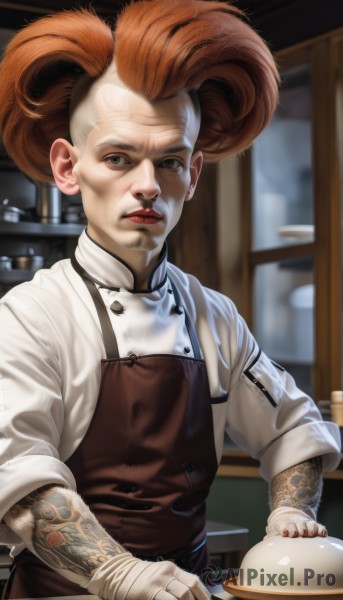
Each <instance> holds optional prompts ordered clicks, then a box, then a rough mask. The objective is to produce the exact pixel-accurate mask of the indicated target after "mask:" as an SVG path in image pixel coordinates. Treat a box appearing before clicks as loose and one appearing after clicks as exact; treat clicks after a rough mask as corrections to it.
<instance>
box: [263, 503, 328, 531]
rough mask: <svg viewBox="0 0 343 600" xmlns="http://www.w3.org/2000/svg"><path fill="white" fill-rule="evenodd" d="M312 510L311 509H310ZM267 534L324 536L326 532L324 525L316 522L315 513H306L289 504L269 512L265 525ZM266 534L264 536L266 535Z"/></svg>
mask: <svg viewBox="0 0 343 600" xmlns="http://www.w3.org/2000/svg"><path fill="white" fill-rule="evenodd" d="M311 512H312V511H311ZM266 533H267V536H271V535H282V536H283V537H293V538H294V537H299V536H300V537H315V536H316V535H318V536H321V537H325V536H327V534H328V532H327V530H326V528H325V527H324V525H320V524H319V523H317V522H316V517H315V514H314V513H313V512H312V515H311V516H309V515H308V514H307V513H305V512H303V511H302V510H299V509H297V508H292V507H291V506H280V507H279V508H276V509H275V510H273V512H272V513H270V515H269V517H268V521H267V527H266ZM267 536H266V537H267Z"/></svg>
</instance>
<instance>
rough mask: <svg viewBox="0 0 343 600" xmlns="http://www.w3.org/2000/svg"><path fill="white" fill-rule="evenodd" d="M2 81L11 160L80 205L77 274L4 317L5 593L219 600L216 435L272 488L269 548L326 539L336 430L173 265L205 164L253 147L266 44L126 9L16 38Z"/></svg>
mask: <svg viewBox="0 0 343 600" xmlns="http://www.w3.org/2000/svg"><path fill="white" fill-rule="evenodd" d="M0 83H1V85H0V90H1V92H0V94H1V102H0V128H1V135H2V139H3V141H4V143H5V145H6V148H7V150H8V152H9V153H10V155H11V156H12V157H13V159H14V160H15V162H16V163H17V165H18V166H19V168H20V169H22V170H23V171H24V172H25V173H26V174H27V175H29V176H30V177H31V178H33V179H38V180H41V181H51V180H54V181H55V182H56V184H57V186H58V187H59V189H60V190H61V191H62V192H63V193H64V194H65V195H74V194H76V193H79V192H80V193H81V196H82V201H83V207H84V212H85V214H86V217H87V227H86V229H85V231H84V232H83V233H82V235H81V237H80V239H79V242H78V246H77V249H76V252H75V256H73V258H72V259H71V260H69V259H65V260H62V261H60V262H58V263H57V264H55V265H54V266H53V267H52V268H51V269H48V270H42V271H39V272H37V274H36V275H35V277H34V279H33V280H32V281H31V282H28V283H24V284H22V285H19V286H17V287H15V288H13V289H12V290H11V291H10V292H9V293H8V294H7V295H6V296H5V297H4V298H3V299H2V302H1V313H0V327H1V361H0V385H1V388H0V389H1V421H0V423H1V425H0V426H1V432H0V433H1V464H0V476H1V491H2V495H1V507H0V508H1V512H0V517H1V519H2V521H1V525H0V541H1V543H3V544H6V545H8V546H11V547H12V555H13V556H14V557H15V559H14V567H13V570H12V573H11V576H10V578H9V580H8V582H7V586H6V589H5V592H4V594H5V597H8V598H23V597H30V596H31V597H46V596H63V595H80V594H84V593H85V591H86V590H87V591H88V592H90V593H92V594H96V595H98V596H99V597H100V598H104V599H115V598H120V599H123V600H124V599H126V600H138V599H139V600H173V599H176V598H178V599H181V598H182V599H187V600H192V599H197V600H205V599H206V598H209V594H208V592H207V590H206V589H205V587H204V586H203V584H202V583H201V580H200V578H199V577H198V575H201V572H202V570H203V569H204V568H205V567H206V565H208V555H207V549H206V531H205V521H206V510H205V501H206V497H207V495H208V491H209V488H210V486H211V483H212V481H213V479H214V477H215V474H216V470H217V467H218V464H219V461H220V458H221V454H222V449H223V438H224V432H225V430H226V431H227V432H228V433H229V435H230V436H231V437H232V439H233V440H235V441H236V442H237V444H238V445H239V446H241V447H242V448H245V449H246V450H247V451H248V452H249V453H250V454H251V455H252V456H254V457H256V458H258V459H259V460H260V463H261V473H262V475H263V477H265V479H267V480H268V481H269V482H270V488H271V508H272V511H271V514H270V517H269V519H268V524H267V535H271V534H274V535H275V534H276V535H289V536H292V537H296V536H298V535H301V536H306V535H307V536H315V535H326V530H325V527H324V526H323V525H320V524H318V523H317V521H316V509H317V507H318V503H319V500H320V494H321V473H322V469H323V468H325V469H326V470H329V469H333V468H335V467H336V465H337V463H338V461H339V458H340V454H339V435H338V431H337V428H336V427H335V425H333V424H330V423H324V422H323V421H322V420H321V417H320V414H319V412H318V410H317V408H316V406H315V404H314V403H313V401H312V400H311V399H310V398H309V397H308V396H306V395H305V394H304V393H303V392H301V391H300V390H299V389H298V388H297V386H296V384H295V382H294V381H293V379H292V378H291V376H290V375H289V374H288V373H287V372H286V371H285V370H284V369H283V368H282V367H281V366H279V365H277V364H275V363H273V362H272V361H271V360H269V358H268V357H267V356H266V355H265V354H264V353H263V351H261V349H259V347H258V345H257V343H256V341H255V340H254V338H253V336H252V334H251V333H250V331H249V330H248V328H247V326H246V324H245V322H244V321H243V319H242V318H241V316H240V315H239V314H238V313H237V310H236V308H235V306H234V305H233V303H232V302H231V301H230V300H229V299H228V298H226V297H225V296H223V295H221V294H220V293H218V292H216V291H213V290H209V289H207V288H205V287H203V286H202V285H201V283H200V282H199V281H198V280H197V279H196V278H195V277H193V276H191V275H189V274H186V273H184V272H182V271H181V270H180V269H179V268H177V267H176V266H174V265H172V264H170V263H169V262H168V256H167V245H166V239H167V236H168V234H169V232H170V231H171V230H172V229H173V228H174V226H175V225H176V223H177V222H178V220H179V218H180V216H181V213H182V209H183V206H184V203H185V202H188V201H190V200H191V199H192V197H193V195H194V191H195V189H196V185H197V182H198V178H199V176H200V173H201V169H202V165H203V160H204V158H205V159H207V160H209V159H212V160H219V159H220V158H222V157H224V156H227V155H229V154H233V153H237V152H239V151H241V150H242V149H244V148H245V147H247V146H248V145H249V144H251V142H252V141H253V139H254V138H255V137H256V136H257V135H258V134H259V133H260V131H262V129H263V128H264V127H265V126H266V125H267V124H268V122H269V120H270V118H271V116H272V114H273V110H274V108H275V105H276V102H277V90H278V74H277V70H276V68H275V64H274V61H273V59H272V57H271V55H270V53H269V51H268V50H267V48H266V46H265V45H264V43H263V41H262V40H261V39H260V38H259V37H258V36H257V35H256V33H254V31H253V30H252V29H251V28H250V27H249V26H248V25H247V24H246V23H245V22H244V19H243V17H242V15H241V14H240V12H239V11H238V10H237V9H236V8H234V7H233V6H230V5H228V4H226V3H220V2H212V1H206V0H205V1H201V0H176V1H174V0H173V2H170V1H169V0H162V1H161V0H142V1H140V2H134V3H132V4H130V5H128V6H127V7H126V8H125V9H124V10H123V12H122V14H121V16H120V18H119V20H118V21H117V23H116V26H115V29H114V33H113V32H112V31H111V29H110V27H109V26H108V25H107V24H105V23H104V22H103V21H102V20H101V19H99V18H98V17H97V16H96V15H95V14H94V13H92V12H87V11H83V10H78V11H66V12H63V13H60V14H54V15H51V16H49V17H47V18H43V19H41V20H39V21H37V22H36V23H33V24H31V25H29V26H27V27H26V28H25V29H24V30H22V31H21V32H19V33H18V34H17V35H16V36H15V37H14V39H13V40H12V42H11V43H10V44H9V46H8V49H7V52H6V54H5V57H4V60H3V63H2V65H1V69H0ZM209 201H212V199H209ZM299 481H300V482H301V483H299ZM228 518H229V515H228Z"/></svg>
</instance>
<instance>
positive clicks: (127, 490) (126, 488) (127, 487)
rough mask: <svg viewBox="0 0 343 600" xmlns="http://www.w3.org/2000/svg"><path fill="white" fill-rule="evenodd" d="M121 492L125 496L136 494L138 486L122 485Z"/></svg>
mask: <svg viewBox="0 0 343 600" xmlns="http://www.w3.org/2000/svg"><path fill="white" fill-rule="evenodd" d="M119 489H120V491H121V492H123V494H130V493H132V492H136V491H137V486H136V485H129V484H128V485H122V486H120V488H119Z"/></svg>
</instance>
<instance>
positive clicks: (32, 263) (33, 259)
mask: <svg viewBox="0 0 343 600" xmlns="http://www.w3.org/2000/svg"><path fill="white" fill-rule="evenodd" d="M12 264H13V268H14V269H20V270H21V271H38V269H41V268H42V267H43V266H44V256H38V255H37V256H36V255H35V254H34V255H30V254H24V255H23V256H13V259H12Z"/></svg>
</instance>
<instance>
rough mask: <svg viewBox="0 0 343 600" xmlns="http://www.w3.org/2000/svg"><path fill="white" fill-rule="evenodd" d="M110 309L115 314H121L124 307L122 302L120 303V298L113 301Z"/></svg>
mask: <svg viewBox="0 0 343 600" xmlns="http://www.w3.org/2000/svg"><path fill="white" fill-rule="evenodd" d="M110 309H111V311H112V312H114V314H115V315H121V314H123V312H124V307H123V305H122V304H120V302H118V300H115V301H114V302H112V304H111V306H110Z"/></svg>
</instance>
